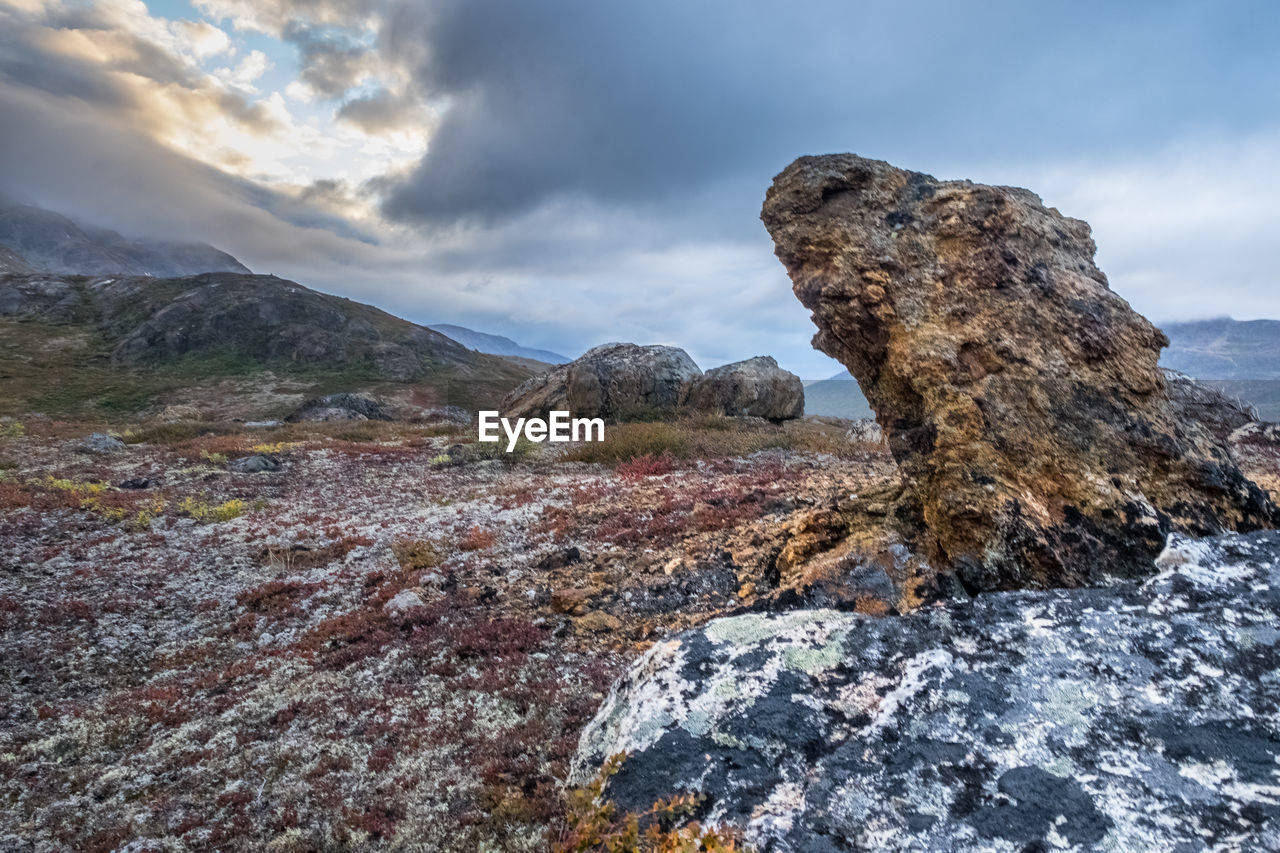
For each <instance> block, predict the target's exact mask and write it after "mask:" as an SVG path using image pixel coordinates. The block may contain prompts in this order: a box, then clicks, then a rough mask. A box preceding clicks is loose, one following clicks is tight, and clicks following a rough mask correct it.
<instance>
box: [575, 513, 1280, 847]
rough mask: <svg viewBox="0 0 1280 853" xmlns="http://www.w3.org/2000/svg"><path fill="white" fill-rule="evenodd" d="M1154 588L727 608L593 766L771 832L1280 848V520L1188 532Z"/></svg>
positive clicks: (691, 639) (619, 705) (682, 641)
mask: <svg viewBox="0 0 1280 853" xmlns="http://www.w3.org/2000/svg"><path fill="white" fill-rule="evenodd" d="M1159 565H1160V568H1161V569H1162V570H1163V571H1162V572H1161V574H1160V575H1159V576H1157V577H1155V578H1153V579H1151V580H1149V581H1147V582H1146V583H1143V584H1141V585H1139V584H1138V583H1137V582H1136V581H1131V582H1126V583H1122V584H1119V585H1117V586H1114V587H1112V588H1101V589H1086V590H1073V591H1070V592H1067V591H1062V590H1054V591H1047V592H1014V593H993V594H989V595H983V596H979V597H977V598H975V599H973V600H966V601H961V602H952V603H949V604H946V605H942V606H937V607H930V608H924V609H921V610H917V611H915V612H913V613H911V614H909V615H907V616H903V617H891V618H872V617H866V616H861V615H858V614H851V613H841V612H837V611H834V610H805V611H792V612H786V613H778V614H769V615H761V614H749V615H743V616H735V617H730V618H724V619H718V620H715V621H712V622H710V623H708V624H707V625H705V626H704V627H702V628H700V629H696V630H693V631H690V632H687V633H685V634H682V635H680V636H678V637H676V638H675V639H673V640H670V641H667V642H661V643H658V644H657V645H655V646H654V647H653V648H652V649H650V650H649V652H648V653H646V655H645V656H644V657H643V658H642V659H641V660H640V661H639V662H638V663H636V664H635V665H634V666H633V667H632V669H631V670H630V672H629V673H628V674H627V675H626V676H625V677H624V678H623V679H622V680H621V681H620V682H619V683H618V684H617V685H615V688H614V690H613V692H612V693H611V694H610V696H609V698H608V700H607V701H606V703H605V705H604V707H603V708H601V710H600V712H599V714H598V715H597V716H596V718H595V720H594V721H593V722H592V723H591V724H590V726H589V727H588V728H587V729H586V731H585V732H584V733H583V735H582V739H581V744H580V748H579V751H578V754H577V756H576V759H575V763H574V770H573V778H572V781H574V782H575V783H579V784H581V783H584V782H586V781H587V780H589V779H591V778H592V777H593V776H594V775H595V773H596V771H597V768H599V767H600V765H601V764H602V762H603V761H604V760H605V759H606V758H607V757H609V756H612V755H616V754H618V753H626V756H627V757H626V759H625V761H624V762H623V764H622V767H621V769H620V771H619V772H618V773H617V774H616V775H614V776H612V777H611V778H610V779H609V780H608V782H607V785H606V787H605V796H606V798H607V799H609V800H611V801H612V802H614V803H615V804H617V805H618V806H619V807H621V808H623V809H626V810H631V811H642V810H644V809H645V808H647V807H648V806H649V805H650V804H652V803H653V802H655V801H656V800H659V799H661V798H665V797H668V796H671V795H674V794H680V793H693V794H697V795H701V797H702V799H701V804H700V806H699V808H698V811H697V813H696V814H694V815H692V816H691V817H694V818H697V819H699V820H702V821H704V823H707V822H709V823H711V824H717V825H724V824H733V825H735V826H737V827H738V828H739V829H741V830H742V831H743V834H744V835H745V840H746V842H747V843H748V844H750V845H752V846H753V849H757V850H760V851H817V850H833V851H834V850H877V851H894V850H902V851H906V850H913V851H914V850H949V851H992V850H1009V851H1016V850H1048V849H1072V850H1184V849H1185V850H1201V849H1215V850H1218V849H1222V850H1228V849H1230V850H1263V849H1268V850H1270V849H1278V846H1280V805H1278V803H1280V707H1278V706H1277V702H1276V691H1275V687H1274V684H1273V681H1274V677H1273V674H1274V673H1275V672H1276V671H1277V670H1278V669H1280V634H1278V633H1277V632H1276V630H1275V625H1276V623H1277V619H1280V535H1278V534H1276V533H1271V532H1264V533H1254V534H1250V535H1248V536H1239V535H1229V536H1225V537H1222V538H1220V539H1215V540H1202V541H1192V540H1182V541H1180V542H1177V543H1174V544H1173V545H1171V547H1170V548H1169V549H1167V550H1166V551H1165V553H1164V554H1163V555H1162V556H1161V559H1160V563H1159Z"/></svg>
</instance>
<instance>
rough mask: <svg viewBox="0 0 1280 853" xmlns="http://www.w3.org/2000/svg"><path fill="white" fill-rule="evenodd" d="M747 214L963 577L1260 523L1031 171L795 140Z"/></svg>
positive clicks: (1151, 347)
mask: <svg viewBox="0 0 1280 853" xmlns="http://www.w3.org/2000/svg"><path fill="white" fill-rule="evenodd" d="M761 218H762V219H763V221H764V223H765V226H766V227H767V228H768V230H769V232H770V234H771V235H772V236H773V239H774V242H775V244H776V249H777V254H778V257H779V259H781V261H782V262H783V264H784V265H785V266H786V268H787V272H788V273H789V274H790V276H791V279H792V281H793V283H794V290H795V293H796V296H797V297H799V299H800V301H801V302H802V303H804V305H805V306H806V307H807V308H809V309H810V311H811V312H812V314H813V320H814V323H815V324H816V325H817V327H818V334H817V335H816V336H815V338H814V345H815V346H816V347H817V348H818V349H820V350H822V351H823V352H826V353H828V354H829V355H831V356H833V357H835V358H837V359H838V360H840V361H841V362H842V363H843V364H845V365H846V366H847V367H848V368H849V370H850V371H851V372H852V373H853V375H854V376H855V377H856V378H857V379H858V382H859V384H860V385H861V387H862V390H863V391H864V392H865V393H866V396H867V399H868V400H869V401H870V402H871V405H872V407H873V408H874V409H875V410H876V416H877V420H879V422H880V424H881V425H882V426H883V427H884V430H885V433H886V436H887V438H888V442H889V446H890V448H891V449H892V451H893V455H894V457H895V458H896V460H897V461H898V464H899V466H900V467H901V469H902V471H903V474H904V477H905V480H906V482H907V483H908V485H909V486H910V488H911V498H912V499H913V500H914V501H916V502H918V504H919V508H920V511H921V515H922V517H923V519H924V522H925V525H926V529H925V532H924V533H925V535H924V537H923V543H924V545H925V547H926V550H927V553H926V555H925V556H926V557H927V559H928V560H929V562H930V563H932V564H934V565H936V566H938V567H939V568H941V569H952V570H954V571H955V572H956V573H957V574H958V575H959V577H960V579H961V580H962V581H963V582H964V583H965V585H966V586H967V587H968V588H969V589H971V590H990V589H1013V588H1022V587H1050V586H1058V585H1067V586H1077V585H1083V584H1092V583H1096V582H1098V581H1100V580H1101V579H1103V578H1105V577H1107V576H1112V575H1120V576H1132V575H1140V574H1144V573H1147V572H1149V571H1150V570H1151V565H1152V561H1153V558H1154V557H1155V555H1156V554H1157V553H1158V552H1159V550H1160V548H1161V547H1162V545H1163V543H1164V540H1165V536H1166V534H1167V533H1168V532H1170V531H1184V532H1187V533H1190V534H1194V535H1207V534H1213V533H1218V532H1221V531H1224V530H1250V529H1255V528H1260V527H1269V526H1272V525H1273V524H1274V523H1275V521H1276V519H1277V510H1276V508H1275V506H1274V505H1273V504H1272V503H1271V501H1270V500H1269V499H1268V498H1267V496H1266V494H1265V493H1264V492H1262V491H1261V490H1260V489H1259V488H1258V487H1257V486H1256V485H1255V484H1253V483H1251V482H1250V481H1249V480H1247V479H1246V478H1245V477H1244V476H1243V475H1242V474H1241V472H1240V470H1239V469H1238V467H1237V466H1236V464H1235V463H1234V462H1233V461H1232V458H1231V456H1230V454H1229V453H1228V452H1227V450H1226V448H1225V447H1224V446H1223V444H1222V442H1221V441H1220V440H1218V439H1217V438H1216V437H1215V436H1214V435H1213V434H1212V432H1211V431H1210V430H1208V429H1206V428H1204V427H1203V426H1201V425H1200V424H1199V423H1197V422H1194V421H1189V420H1187V419H1184V418H1182V417H1179V415H1178V413H1177V411H1176V407H1175V406H1174V404H1173V402H1172V401H1171V400H1170V393H1169V386H1168V383H1167V382H1166V380H1165V378H1164V376H1163V375H1162V374H1161V372H1160V370H1159V369H1158V368H1157V366H1156V362H1157V359H1158V357H1159V354H1160V349H1161V347H1162V346H1164V345H1165V344H1166V343H1167V340H1166V339H1165V337H1164V335H1163V334H1162V333H1161V332H1160V331H1159V330H1158V329H1156V328H1155V327H1154V326H1152V325H1151V324H1150V323H1149V322H1148V321H1147V320H1146V319H1145V318H1143V317H1142V316H1140V315H1139V314H1137V313H1135V312H1134V311H1133V310H1132V309H1130V307H1129V305H1128V303H1126V302H1125V301H1124V300H1123V299H1121V298H1120V297H1119V296H1117V295H1116V294H1114V293H1113V292H1112V291H1111V290H1110V289H1109V287H1108V285H1107V279H1106V276H1104V275H1103V274H1102V272H1101V271H1100V270H1098V268H1097V267H1096V266H1094V263H1093V255H1094V243H1093V240H1092V239H1091V238H1090V232H1089V226H1088V225H1087V224H1086V223H1084V222H1081V221H1080V220H1077V219H1070V218H1068V217H1065V216H1062V215H1061V214H1060V213H1058V211H1056V210H1054V209H1052V208H1046V207H1044V205H1043V204H1042V203H1041V201H1040V199H1039V198H1038V197H1037V196H1035V195H1034V194H1033V193H1031V192H1028V191H1027V190H1023V189H1015V188H1009V187H989V186H982V185H979V184H974V183H971V182H969V181H938V180H935V179H934V178H932V177H930V176H928V175H923V174H920V173H918V172H908V171H904V170H901V169H896V168H894V167H892V166H890V165H888V164H887V163H883V162H879V161H875V160H866V159H863V158H861V157H857V156H854V155H833V156H825V157H803V158H801V159H799V160H797V161H796V162H795V163H793V164H792V165H791V166H790V167H788V168H787V169H786V170H785V171H783V172H782V173H781V174H780V175H778V177H777V178H776V179H775V180H774V183H773V186H772V187H771V188H770V190H769V192H768V195H767V197H766V200H765V203H764V210H763V212H762V215H761Z"/></svg>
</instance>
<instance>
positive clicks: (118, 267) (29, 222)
mask: <svg viewBox="0 0 1280 853" xmlns="http://www.w3.org/2000/svg"><path fill="white" fill-rule="evenodd" d="M0 247H3V249H4V250H7V251H5V252H4V253H0V272H25V271H37V272H51V273H61V274H64V275H148V276H154V277H156V278H171V277H175V276H185V275H198V274H200V273H206V272H234V273H249V272H251V270H250V269H249V268H248V267H246V266H245V265H244V264H242V263H240V261H238V260H236V259H235V258H234V257H232V256H231V255H229V254H227V253H226V252H224V251H222V250H220V249H215V248H214V247H213V246H210V245H208V244H206V243H177V242H168V241H163V240H145V239H142V240H130V239H127V238H125V237H123V236H121V235H120V234H118V233H117V232H115V231H111V230H110V229H106V228H98V227H95V226H92V225H87V224H84V223H77V222H75V221H73V220H72V219H69V218H68V217H66V216H63V215H62V214H60V213H55V212H54V211H51V210H45V209H44V208H42V207H36V206H35V205H30V204H14V203H8V202H0ZM13 253H16V254H17V255H18V256H20V258H21V261H22V262H24V263H25V266H26V267H28V268H29V270H24V269H22V268H21V267H20V266H18V265H17V262H16V261H15V260H14V259H13V258H12V257H10V255H11V254H13Z"/></svg>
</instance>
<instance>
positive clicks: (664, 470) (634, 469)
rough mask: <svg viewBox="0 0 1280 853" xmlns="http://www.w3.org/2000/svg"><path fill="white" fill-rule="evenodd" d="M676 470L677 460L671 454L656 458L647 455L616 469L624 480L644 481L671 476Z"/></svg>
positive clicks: (650, 454) (619, 464)
mask: <svg viewBox="0 0 1280 853" xmlns="http://www.w3.org/2000/svg"><path fill="white" fill-rule="evenodd" d="M674 469H675V460H674V459H672V458H671V454H670V453H665V452H664V453H663V454H661V455H660V456H654V455H653V454H652V453H646V454H644V455H643V456H637V457H635V458H634V459H629V460H627V461H626V462H619V463H618V467H617V468H616V469H615V470H616V471H617V472H618V476H619V477H621V478H622V479H623V480H628V481H631V480H643V479H644V478H645V477H660V476H662V475H663V474H670V473H671V472H672V471H673V470H674Z"/></svg>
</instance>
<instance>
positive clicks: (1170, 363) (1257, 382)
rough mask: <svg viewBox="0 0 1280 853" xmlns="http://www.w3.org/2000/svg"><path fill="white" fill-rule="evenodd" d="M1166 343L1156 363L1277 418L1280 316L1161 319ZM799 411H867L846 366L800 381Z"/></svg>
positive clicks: (856, 414)
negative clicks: (801, 407) (829, 374)
mask: <svg viewBox="0 0 1280 853" xmlns="http://www.w3.org/2000/svg"><path fill="white" fill-rule="evenodd" d="M1163 329H1164V332H1165V334H1166V335H1168V336H1169V346H1168V347H1167V348H1166V349H1165V350H1164V352H1163V353H1161V356H1160V366H1161V367H1167V368H1169V369H1170V370H1176V371H1178V372H1179V373H1185V374H1187V375H1188V376H1190V377H1191V378H1193V379H1196V380H1198V381H1200V382H1204V383H1207V384H1209V385H1213V386H1215V387H1217V388H1220V389H1221V390H1222V391H1224V392H1225V393H1227V394H1229V395H1231V396H1233V397H1236V398H1238V399H1240V400H1242V401H1244V402H1245V403H1248V404H1249V405H1251V406H1253V407H1254V408H1255V409H1257V411H1258V415H1259V417H1261V418H1263V419H1264V420H1269V421H1280V320H1233V319H1231V318H1230V317H1215V318H1212V319H1209V320H1193V321H1190V322H1185V323H1166V324H1165V325H1164V326H1163ZM804 395H805V414H809V415H830V416H835V417H843V418H869V417H873V416H874V413H873V412H872V411H871V407H870V405H869V404H868V403H867V401H866V398H865V397H863V396H862V391H861V389H859V387H858V384H857V382H855V381H854V380H853V377H852V376H851V375H850V374H849V372H848V371H847V370H845V371H841V372H840V373H837V374H836V375H834V376H832V377H830V378H828V379H823V380H820V381H817V382H810V383H808V384H807V385H805V389H804Z"/></svg>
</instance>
